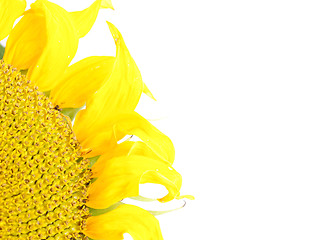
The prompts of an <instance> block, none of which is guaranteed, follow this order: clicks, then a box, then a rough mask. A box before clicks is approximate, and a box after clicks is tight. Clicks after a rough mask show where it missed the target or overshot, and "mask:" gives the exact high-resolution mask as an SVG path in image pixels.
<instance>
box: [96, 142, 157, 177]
mask: <svg viewBox="0 0 336 240" xmlns="http://www.w3.org/2000/svg"><path fill="white" fill-rule="evenodd" d="M130 155H137V156H143V157H149V158H157V157H158V156H157V155H156V154H155V153H154V152H153V151H152V150H151V149H150V148H149V147H148V146H147V145H146V144H145V143H144V142H141V141H136V142H132V141H125V142H122V143H121V144H118V145H117V146H116V147H115V148H114V149H113V150H111V151H110V152H108V153H106V154H104V155H102V156H100V157H99V161H97V162H96V163H95V164H94V169H95V173H96V176H99V174H100V172H102V171H103V170H104V169H105V164H106V163H107V162H108V161H109V160H110V159H111V158H116V157H125V156H126V157H127V156H130Z"/></svg>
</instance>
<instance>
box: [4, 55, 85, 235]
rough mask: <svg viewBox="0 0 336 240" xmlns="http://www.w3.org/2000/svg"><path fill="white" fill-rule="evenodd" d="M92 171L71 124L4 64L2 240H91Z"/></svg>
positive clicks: (14, 70) (29, 84) (42, 96)
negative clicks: (88, 225)
mask: <svg viewBox="0 0 336 240" xmlns="http://www.w3.org/2000/svg"><path fill="white" fill-rule="evenodd" d="M90 176H91V172H90V170H89V161H88V159H85V158H83V157H81V150H80V144H79V143H78V141H77V140H76V139H75V136H74V133H73V131H72V128H71V123H70V122H69V121H67V120H66V118H65V117H64V115H62V114H61V113H60V112H59V111H58V110H57V109H54V108H53V106H52V103H51V102H50V101H49V99H48V98H47V97H46V96H45V95H44V94H43V93H41V92H39V91H38V90H37V88H36V87H34V86H33V85H32V84H31V83H30V81H29V80H27V78H26V77H25V76H24V75H21V74H20V72H19V71H18V70H16V69H14V68H13V67H11V66H10V65H7V64H6V63H4V62H3V61H2V60H1V61H0V239H6V240H8V239H85V236H84V235H83V234H82V233H81V231H82V230H83V227H84V224H85V219H86V218H87V217H88V215H89V210H88V208H87V207H86V206H85V200H86V198H87V188H88V184H89V182H90Z"/></svg>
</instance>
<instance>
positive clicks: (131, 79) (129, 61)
mask: <svg viewBox="0 0 336 240" xmlns="http://www.w3.org/2000/svg"><path fill="white" fill-rule="evenodd" d="M108 24H109V27H110V30H111V33H112V35H113V37H114V40H115V44H116V48H117V53H116V60H115V63H114V66H113V70H112V73H111V76H110V78H109V79H108V80H106V82H105V83H104V85H103V86H102V87H101V88H100V89H99V90H98V91H97V92H96V93H95V94H94V95H93V97H92V98H91V99H89V100H88V102H87V104H86V110H85V111H83V112H81V121H77V123H76V124H77V129H78V130H79V131H81V130H83V131H86V129H90V128H92V126H94V125H100V124H102V123H108V122H110V121H112V120H113V117H114V115H115V114H116V113H118V112H128V111H133V110H134V109H135V107H136V105H137V104H138V102H139V99H140V96H141V93H142V91H143V86H144V84H143V82H142V78H141V75H140V71H139V69H138V67H137V66H136V64H135V62H134V60H133V58H132V57H131V55H130V53H129V51H128V49H127V47H126V45H125V43H124V40H123V38H122V36H121V34H120V33H119V31H118V30H117V29H116V28H115V27H114V26H113V25H112V24H111V23H108Z"/></svg>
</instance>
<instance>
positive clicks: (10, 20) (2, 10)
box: [0, 0, 26, 40]
mask: <svg viewBox="0 0 336 240" xmlns="http://www.w3.org/2000/svg"><path fill="white" fill-rule="evenodd" d="M25 8H26V1H25V0H2V1H0V19H1V21H0V40H2V39H4V38H5V37H7V35H8V34H9V32H10V31H11V30H12V27H13V24H14V21H15V20H16V19H17V18H18V17H19V16H21V15H22V13H23V12H24V10H25Z"/></svg>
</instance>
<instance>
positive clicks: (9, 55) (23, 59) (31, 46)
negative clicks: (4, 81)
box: [4, 5, 47, 69]
mask: <svg viewBox="0 0 336 240" xmlns="http://www.w3.org/2000/svg"><path fill="white" fill-rule="evenodd" d="M33 6H34V5H33ZM46 31H47V29H46V22H45V13H44V11H43V9H42V8H38V7H33V8H32V9H29V10H28V11H26V12H25V14H24V16H23V17H22V19H21V20H20V21H19V22H18V23H17V24H16V25H15V27H14V29H13V30H12V32H11V34H10V35H9V37H8V40H7V43H6V51H5V55H4V60H5V62H7V63H9V64H11V65H13V66H15V67H16V68H18V69H28V68H29V67H31V66H32V65H33V64H34V63H36V62H37V60H38V58H39V57H40V55H41V54H42V51H43V49H44V46H45V45H46V43H47V35H46Z"/></svg>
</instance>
